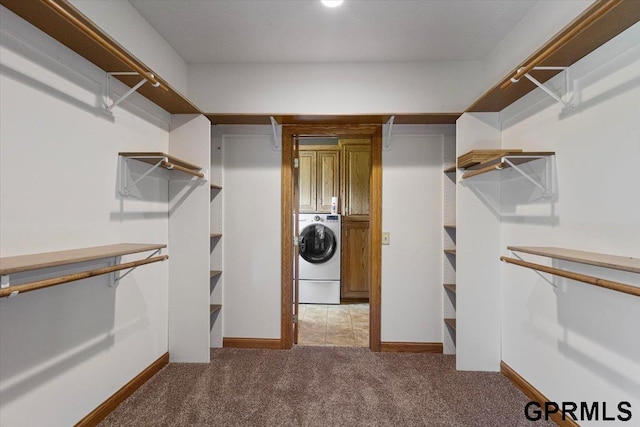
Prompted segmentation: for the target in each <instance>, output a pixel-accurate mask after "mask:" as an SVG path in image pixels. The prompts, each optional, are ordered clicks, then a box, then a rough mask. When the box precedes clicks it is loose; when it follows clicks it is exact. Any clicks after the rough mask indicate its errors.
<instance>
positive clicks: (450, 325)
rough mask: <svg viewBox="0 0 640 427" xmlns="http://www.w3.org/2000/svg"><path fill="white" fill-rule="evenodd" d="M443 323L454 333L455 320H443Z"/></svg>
mask: <svg viewBox="0 0 640 427" xmlns="http://www.w3.org/2000/svg"><path fill="white" fill-rule="evenodd" d="M444 323H446V324H447V326H448V327H450V328H451V329H453V330H454V331H455V330H456V319H444Z"/></svg>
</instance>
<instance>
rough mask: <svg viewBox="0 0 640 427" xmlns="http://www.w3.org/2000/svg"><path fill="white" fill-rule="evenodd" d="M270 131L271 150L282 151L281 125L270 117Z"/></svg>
mask: <svg viewBox="0 0 640 427" xmlns="http://www.w3.org/2000/svg"><path fill="white" fill-rule="evenodd" d="M269 119H271V130H272V131H273V150H274V151H282V125H279V124H278V122H277V121H276V119H275V117H273V116H270V117H269Z"/></svg>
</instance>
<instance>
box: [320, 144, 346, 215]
mask: <svg viewBox="0 0 640 427" xmlns="http://www.w3.org/2000/svg"><path fill="white" fill-rule="evenodd" d="M339 171H340V152H339V151H337V150H336V151H318V175H317V177H318V178H317V185H316V188H317V192H318V199H317V207H318V212H331V197H339V196H340V175H339Z"/></svg>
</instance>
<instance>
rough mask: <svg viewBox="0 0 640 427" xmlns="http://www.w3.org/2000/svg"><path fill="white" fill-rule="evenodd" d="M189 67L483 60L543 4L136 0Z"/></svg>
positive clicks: (526, 1)
mask: <svg viewBox="0 0 640 427" xmlns="http://www.w3.org/2000/svg"><path fill="white" fill-rule="evenodd" d="M130 2H131V4H132V5H133V6H134V7H135V8H136V9H137V10H138V11H139V12H140V13H141V14H142V16H144V18H145V19H146V20H147V21H149V23H150V24H151V25H152V26H153V27H154V28H155V29H156V30H157V31H158V32H159V33H160V34H161V35H162V36H163V37H164V38H165V39H166V40H167V42H168V43H169V44H170V45H171V46H172V47H173V48H174V49H175V50H176V52H178V54H179V55H180V56H182V58H183V59H184V60H185V61H186V62H187V63H189V64H214V63H295V62H305V63H308V62H379V61H462V60H481V59H484V58H485V57H486V56H487V55H488V54H489V52H491V50H492V49H493V48H494V47H495V46H496V45H497V44H498V43H499V42H500V41H501V40H502V39H503V38H504V37H505V36H506V34H507V33H508V32H509V31H510V30H511V29H513V28H514V27H516V25H517V24H518V22H519V21H520V20H521V19H522V18H523V17H524V15H526V14H527V12H528V11H529V10H530V9H531V8H532V7H533V6H534V4H535V3H537V1H529V0H517V1H516V0H506V1H505V0H503V1H494V0H345V2H344V4H343V5H342V6H340V7H338V8H335V9H330V8H327V7H324V6H323V5H322V4H321V3H320V1H319V0H278V1H276V0H162V1H159V0H130Z"/></svg>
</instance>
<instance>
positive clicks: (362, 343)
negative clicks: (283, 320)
mask: <svg viewBox="0 0 640 427" xmlns="http://www.w3.org/2000/svg"><path fill="white" fill-rule="evenodd" d="M298 318H299V319H300V324H299V326H300V332H299V335H298V344H299V345H316V346H333V347H369V304H367V303H358V304H340V305H321V304H300V312H299V315H298Z"/></svg>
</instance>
